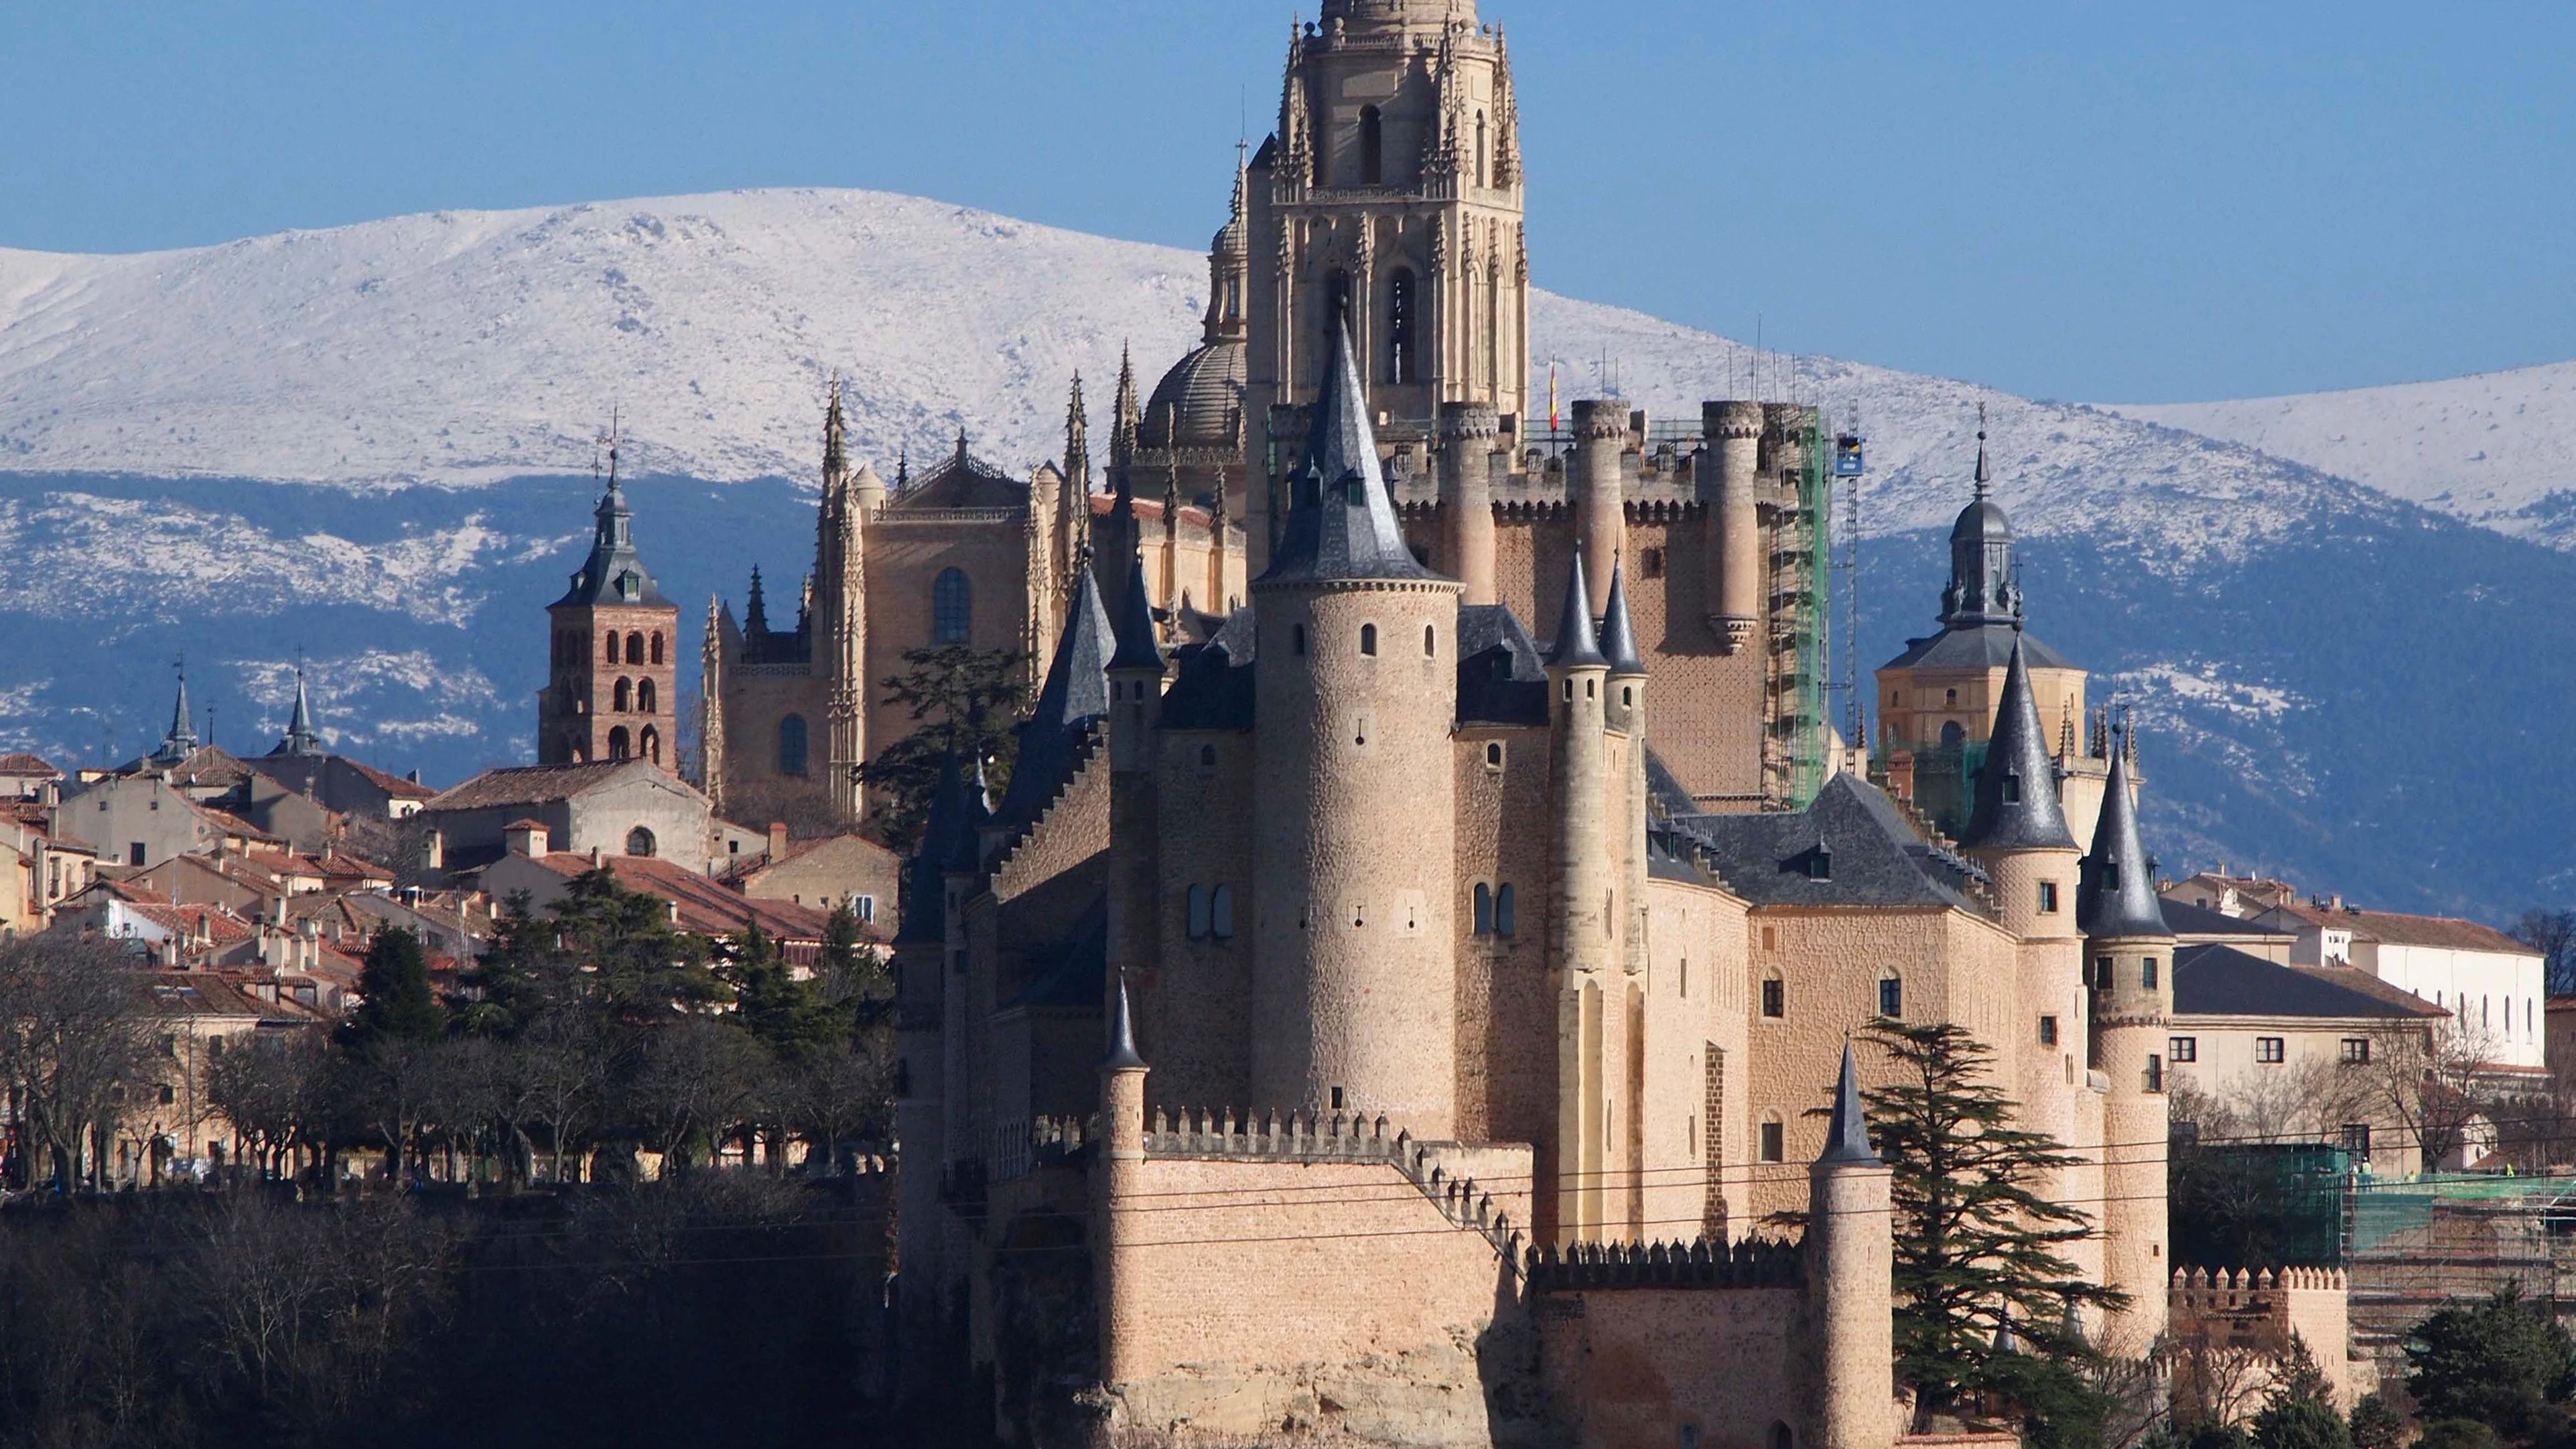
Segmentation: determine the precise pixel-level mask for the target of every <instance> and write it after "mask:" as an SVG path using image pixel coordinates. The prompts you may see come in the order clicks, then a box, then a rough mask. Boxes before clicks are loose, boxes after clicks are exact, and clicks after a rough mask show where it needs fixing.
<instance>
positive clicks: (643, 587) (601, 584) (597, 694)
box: [537, 446, 680, 773]
mask: <svg viewBox="0 0 2576 1449" xmlns="http://www.w3.org/2000/svg"><path fill="white" fill-rule="evenodd" d="M608 456H609V469H608V487H607V490H606V491H605V492H603V493H601V494H600V498H599V509H598V513H597V526H596V528H594V529H593V531H592V534H591V541H590V557H589V558H587V559H585V560H583V561H582V565H581V568H580V569H579V570H577V571H576V572H575V573H574V574H573V576H572V587H571V588H569V589H567V590H565V592H564V596H563V597H562V598H560V599H557V600H555V601H554V602H553V603H552V604H550V605H548V606H547V607H546V613H547V615H548V616H549V617H550V618H551V620H552V627H551V629H550V631H549V632H550V635H551V638H552V647H551V650H550V664H551V667H550V668H549V669H548V671H547V682H546V687H545V688H544V689H541V690H539V691H538V692H537V763H539V764H541V765H572V764H582V763H586V762H589V761H593V760H626V759H640V760H649V761H651V762H652V763H654V764H657V765H659V766H661V767H662V768H663V769H665V770H674V772H675V773H676V767H675V764H674V760H675V753H674V746H675V744H676V741H675V739H674V731H673V728H672V720H673V715H672V710H673V709H674V707H675V704H676V693H677V691H676V688H675V685H676V679H677V674H678V666H679V622H680V611H679V609H678V608H677V607H675V606H674V605H673V604H672V603H671V601H670V600H669V599H666V598H664V597H662V589H661V586H660V585H659V584H656V583H655V582H654V581H653V575H652V572H651V571H650V570H648V569H646V568H645V567H644V558H643V555H641V554H639V553H637V552H636V551H635V514H634V511H633V510H632V509H630V508H628V507H627V506H626V492H625V490H624V489H623V488H620V487H619V486H618V483H617V462H616V460H617V452H616V449H615V448H614V447H613V446H612V447H611V448H610V450H609V454H608Z"/></svg>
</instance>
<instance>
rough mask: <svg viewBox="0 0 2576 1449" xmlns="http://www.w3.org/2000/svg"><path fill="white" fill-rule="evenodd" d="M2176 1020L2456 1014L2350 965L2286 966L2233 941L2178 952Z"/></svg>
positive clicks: (2397, 1017) (2398, 1017) (2175, 964)
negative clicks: (2243, 1017) (2187, 1017)
mask: <svg viewBox="0 0 2576 1449" xmlns="http://www.w3.org/2000/svg"><path fill="white" fill-rule="evenodd" d="M2173 1010H2174V1016H2175V1017H2176V1021H2175V1025H2176V1026H2180V1025H2182V1022H2181V1020H2180V1018H2182V1017H2186V1016H2287V1017H2316V1018H2320V1019H2325V1020H2354V1019H2359V1018H2385V1019H2390V1020H2406V1019H2410V1018H2411V1019H2430V1018H2434V1017H2443V1016H2448V1015H2450V1013H2449V1012H2447V1011H2444V1010H2443V1009H2442V1008H2440V1007H2438V1006H2435V1005H2434V1004H2433V1003H2431V1002H2429V1001H2426V1000H2424V999H2422V998H2421V997H2418V996H2416V995H2414V994H2413V993H2411V992H2407V991H2400V990H2398V989H2397V988H2396V987H2394V986H2391V985H2389V984H2388V983H2387V982H2384V981H2382V980H2380V979H2379V978H2378V977H2376V976H2373V975H2371V974H2370V973H2369V972H2366V971H2358V970H2355V969H2353V968H2351V967H2349V966H2282V965H2278V964H2276V963H2274V962H2270V961H2266V960H2264V959H2263V958H2262V957H2260V956H2254V955H2249V954H2247V953H2246V952H2243V951H2239V950H2237V949H2236V948H2235V947H2233V946H2224V945H2206V946H2185V947H2183V948H2182V949H2180V950H2178V951H2176V952H2174V959H2173Z"/></svg>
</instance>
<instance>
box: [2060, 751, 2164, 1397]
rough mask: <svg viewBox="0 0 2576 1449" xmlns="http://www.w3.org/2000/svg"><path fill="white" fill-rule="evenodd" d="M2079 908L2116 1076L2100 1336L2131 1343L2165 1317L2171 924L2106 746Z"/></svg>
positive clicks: (2108, 1105)
mask: <svg viewBox="0 0 2576 1449" xmlns="http://www.w3.org/2000/svg"><path fill="white" fill-rule="evenodd" d="M2076 915H2077V921H2078V924H2079V926H2080V927H2081V929H2082V930H2083V932H2084V954H2085V958H2086V961H2087V969H2088V973H2089V975H2090V976H2091V979H2092V984H2093V1059H2094V1064H2095V1065H2096V1066H2097V1067H2098V1068H2099V1069H2100V1070H2101V1072H2102V1075H2103V1076H2104V1077H2105V1078H2107V1079H2108V1080H2109V1083H2110V1094H2109V1096H2108V1097H2106V1098H2105V1099H2104V1102H2103V1112H2102V1136H2103V1140H2104V1142H2105V1143H2106V1144H2107V1146H2106V1149H2105V1153H2104V1162H2103V1168H2102V1194H2101V1195H2102V1198H2103V1204H2102V1214H2101V1222H2102V1230H2103V1272H2102V1282H2103V1283H2104V1284H2105V1285H2107V1286H2109V1287H2112V1288H2117V1289H2119V1290H2120V1291H2121V1292H2123V1293H2126V1294H2128V1295H2129V1305H2128V1307H2127V1308H2126V1309H2125V1310H2123V1311H2121V1312H2119V1313H2116V1314H2113V1315H2111V1317H2110V1322H2109V1324H2108V1326H2107V1328H2106V1329H2105V1335H2106V1336H2105V1338H2104V1340H2103V1345H2102V1346H2103V1347H2105V1348H2107V1349H2110V1350H2111V1351H2113V1352H2114V1353H2121V1354H2128V1355H2132V1356H2134V1355H2136V1354H2138V1353H2143V1352H2144V1351H2145V1346H2146V1345H2147V1344H2149V1343H2152V1342H2154V1341H2155V1338H2156V1335H2158V1334H2160V1333H2162V1332H2163V1331H2164V1327H2165V1306H2166V1305H2165V1286H2166V1283H2167V1281H2168V1280H2169V1279H2170V1278H2171V1276H2172V1273H2173V1263H2172V1260H2171V1259H2170V1258H2169V1257H2168V1256H2167V1255H2166V1253H2165V1245H2166V1242H2167V1240H2168V1237H2169V1226H2168V1222H2167V1218H2166V1211H2165V1137H2166V1133H2167V1132H2168V1131H2169V1130H2170V1128H2171V1112H2170V1110H2169V1109H2168V1107H2167V1105H2166V1100H2165V1073H2166V1071H2167V1070H2168V1067H2167V1064H2166V1062H2165V1059H2164V1053H2165V1049H2166V1048H2165V1041H2166V1035H2167V1033H2168V1032H2169V1031H2170V1029H2171V1027H2172V1022H2171V1019H2170V1018H2171V1015H2172V1009H2173V947H2174V938H2173V932H2172V931H2171V930H2169V929H2167V928H2166V926H2165V921H2164V909H2163V906H2162V905H2161V904H2160V903H2159V901H2158V900H2157V897H2156V883H2155V867H2154V865H2153V863H2152V862H2150V861H2149V860H2148V858H2147V853H2146V847H2145V845H2144V843H2143V842H2142V841H2141V839H2140V837H2139V833H2138V812H2137V807H2136V803H2135V802H2134V801H2133V800H2132V799H2131V798H2130V794H2129V775H2128V766H2127V761H2126V760H2125V759H2124V758H2123V752H2122V751H2121V750H2120V749H2118V748H2117V747H2114V748H2113V750H2112V752H2111V777H2110V780H2109V781H2108V782H2107V784H2106V785H2105V787H2104V789H2103V792H2102V818H2101V821H2100V823H2099V824H2098V825H2096V826H2095V827H2094V830H2093V850H2092V853H2091V854H2089V855H2087V856H2085V857H2084V868H2083V884H2082V886H2081V887H2080V888H2079V891H2078V894H2077V899H2076Z"/></svg>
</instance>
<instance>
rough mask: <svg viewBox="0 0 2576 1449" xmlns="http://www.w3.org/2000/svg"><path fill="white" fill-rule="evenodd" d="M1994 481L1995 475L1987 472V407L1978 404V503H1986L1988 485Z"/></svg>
mask: <svg viewBox="0 0 2576 1449" xmlns="http://www.w3.org/2000/svg"><path fill="white" fill-rule="evenodd" d="M1994 481H1995V477H1994V474H1993V473H1991V472H1989V471H1987V468H1986V405H1985V404H1984V403H1979V404H1977V501H1978V502H1980V503H1982V502H1984V501H1985V498H1986V494H1987V493H1988V492H1989V491H1990V490H1989V488H1988V485H1989V484H1991V483H1993V482H1994Z"/></svg>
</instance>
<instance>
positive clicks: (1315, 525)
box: [1255, 324, 1439, 584]
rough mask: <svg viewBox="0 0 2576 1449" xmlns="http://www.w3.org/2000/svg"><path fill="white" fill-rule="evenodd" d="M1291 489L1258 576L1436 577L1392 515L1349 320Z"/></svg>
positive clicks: (1275, 580)
mask: <svg viewBox="0 0 2576 1449" xmlns="http://www.w3.org/2000/svg"><path fill="white" fill-rule="evenodd" d="M1288 489H1289V503H1288V517H1287V519H1286V520H1285V521H1284V522H1283V523H1282V525H1281V527H1280V533H1279V543H1278V545H1277V547H1275V548H1273V549H1272V550H1271V554H1270V570H1269V572H1267V573H1265V574H1263V575H1262V576H1261V577H1260V578H1259V579H1258V580H1256V581H1255V582H1256V583H1261V584H1282V583H1286V584H1294V583H1304V582H1310V581H1325V580H1333V579H1434V578H1438V577H1439V575H1437V574H1434V573H1433V572H1432V571H1431V570H1429V569H1427V568H1424V567H1423V566H1422V565H1421V564H1420V563H1419V562H1417V561H1416V560H1415V559H1414V557H1413V550H1412V549H1411V548H1410V547H1408V546H1407V545H1406V544H1405V541H1404V530H1403V528H1402V527H1401V526H1400V525H1398V524H1397V522H1396V518H1395V503H1394V500H1393V499H1392V498H1391V497H1389V496H1388V494H1387V490H1386V475H1385V472H1384V470H1383V468H1382V466H1381V465H1380V463H1379V461H1378V456H1377V437H1376V435H1375V434H1374V433H1373V432H1372V431H1371V430H1370V428H1369V410H1368V397H1367V394H1366V392H1365V391H1364V390H1363V388H1362V387H1361V382H1360V374H1359V369H1358V367H1357V366H1356V365H1355V364H1354V363H1353V362H1352V361H1351V335H1350V328H1349V326H1348V325H1347V324H1344V325H1341V326H1337V327H1335V328H1334V329H1333V355H1332V359H1331V361H1330V362H1329V363H1327V364H1326V366H1325V368H1324V381H1323V385H1322V387H1321V388H1319V389H1318V391H1317V394H1316V398H1315V405H1314V425H1313V427H1312V428H1311V429H1310V430H1309V431H1308V433H1307V436H1306V457H1305V459H1304V461H1302V462H1300V463H1299V464H1298V465H1297V467H1296V468H1295V470H1294V471H1292V472H1291V473H1290V474H1289V475H1288Z"/></svg>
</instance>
